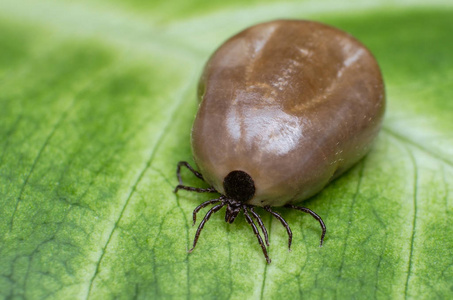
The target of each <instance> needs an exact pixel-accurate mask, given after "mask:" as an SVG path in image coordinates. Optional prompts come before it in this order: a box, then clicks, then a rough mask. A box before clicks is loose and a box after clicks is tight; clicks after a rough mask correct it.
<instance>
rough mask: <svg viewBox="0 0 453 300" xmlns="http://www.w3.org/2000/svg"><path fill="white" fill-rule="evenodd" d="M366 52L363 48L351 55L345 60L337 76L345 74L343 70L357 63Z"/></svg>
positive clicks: (345, 50)
mask: <svg viewBox="0 0 453 300" xmlns="http://www.w3.org/2000/svg"><path fill="white" fill-rule="evenodd" d="M344 52H347V49H344ZM364 53H365V51H364V50H363V49H358V50H357V51H356V52H355V53H354V54H353V55H351V56H349V57H348V58H347V59H346V60H345V61H344V62H343V66H342V67H341V69H340V70H338V72H337V77H341V75H343V71H344V70H345V69H346V68H348V67H349V66H351V65H352V64H353V63H355V62H356V61H357V60H358V59H359V58H360V57H361V56H362V55H363V54H364Z"/></svg>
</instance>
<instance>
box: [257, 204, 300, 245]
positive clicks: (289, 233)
mask: <svg viewBox="0 0 453 300" xmlns="http://www.w3.org/2000/svg"><path fill="white" fill-rule="evenodd" d="M264 209H265V210H266V211H268V212H269V213H270V214H271V215H273V216H274V217H276V218H277V219H278V220H279V221H280V222H281V223H282V225H283V227H285V228H286V232H287V233H288V249H289V251H291V243H292V241H293V233H292V232H291V228H290V227H289V225H288V223H287V222H286V221H285V219H283V217H282V216H280V214H278V213H276V212H275V211H273V210H271V208H270V207H269V206H265V207H264Z"/></svg>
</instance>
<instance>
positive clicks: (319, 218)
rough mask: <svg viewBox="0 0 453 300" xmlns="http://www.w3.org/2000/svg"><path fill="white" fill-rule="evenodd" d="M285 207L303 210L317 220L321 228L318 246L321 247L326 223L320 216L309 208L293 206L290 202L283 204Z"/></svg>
mask: <svg viewBox="0 0 453 300" xmlns="http://www.w3.org/2000/svg"><path fill="white" fill-rule="evenodd" d="M285 207H289V208H293V209H297V210H300V211H303V212H305V213H307V214H310V215H311V216H312V217H313V218H315V219H316V220H318V222H319V224H320V225H321V228H322V234H321V242H320V243H319V247H321V246H322V243H323V242H324V236H325V235H326V225H325V224H324V221H323V220H322V219H321V217H320V216H318V215H317V214H316V213H315V212H314V211H312V210H311V209H309V208H306V207H301V206H295V205H292V204H287V205H285Z"/></svg>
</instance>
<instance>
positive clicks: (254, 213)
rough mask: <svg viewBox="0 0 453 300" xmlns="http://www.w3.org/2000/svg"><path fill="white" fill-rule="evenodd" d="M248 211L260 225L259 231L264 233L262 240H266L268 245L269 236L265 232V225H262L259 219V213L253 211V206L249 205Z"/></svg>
mask: <svg viewBox="0 0 453 300" xmlns="http://www.w3.org/2000/svg"><path fill="white" fill-rule="evenodd" d="M250 212H251V213H252V215H253V216H254V217H255V219H256V220H257V221H258V225H260V227H261V231H262V232H263V234H264V241H265V242H266V245H267V246H268V247H269V236H268V234H267V230H266V227H265V226H264V223H263V220H261V217H260V215H259V214H257V213H256V212H255V210H254V209H253V207H250Z"/></svg>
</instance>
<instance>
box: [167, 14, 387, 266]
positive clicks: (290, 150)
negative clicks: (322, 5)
mask: <svg viewBox="0 0 453 300" xmlns="http://www.w3.org/2000/svg"><path fill="white" fill-rule="evenodd" d="M198 98H199V101H200V106H199V109H198V112H197V115H196V118H195V121H194V125H193V128H192V152H193V158H194V161H195V163H196V165H197V166H198V169H199V172H198V171H196V170H195V169H194V168H193V167H191V166H190V165H189V164H188V163H187V162H179V163H178V167H177V177H178V181H179V185H178V186H176V188H175V192H177V191H178V190H180V189H183V190H187V191H192V192H199V193H218V194H220V196H219V197H217V198H215V199H211V200H208V201H206V202H204V203H202V204H200V205H199V206H197V207H196V208H195V210H194V211H193V222H194V224H195V223H196V215H197V213H198V212H199V211H200V210H201V209H202V208H205V207H207V206H209V205H214V206H213V207H211V208H210V209H209V211H208V212H207V213H206V215H205V216H204V218H203V220H202V221H201V223H200V224H199V226H198V229H197V232H196V234H195V239H194V241H193V247H192V249H190V250H189V252H191V251H193V249H194V248H195V246H196V244H197V241H198V239H199V237H200V233H201V231H202V229H203V227H204V225H205V224H206V222H207V221H208V220H209V218H210V217H211V215H212V214H214V213H215V212H217V211H219V210H220V209H222V208H223V207H225V208H226V213H225V221H226V222H228V223H233V221H234V220H235V219H236V217H237V216H238V215H239V214H240V213H241V212H242V214H243V215H244V217H245V219H246V221H247V223H248V224H250V226H251V227H252V229H253V232H254V233H255V235H256V237H257V239H258V242H259V244H260V246H261V248H262V251H263V253H264V256H265V258H266V260H267V262H268V263H270V262H271V260H270V258H269V255H268V252H267V247H268V246H269V238H268V233H267V230H266V228H265V226H264V224H263V221H262V220H261V218H260V216H259V215H258V213H257V212H256V211H255V207H262V208H263V209H264V210H265V211H267V212H269V213H270V214H271V215H272V216H274V217H275V218H277V219H278V220H279V221H280V222H281V223H282V224H283V226H284V227H285V228H286V231H287V233H288V248H291V242H292V233H291V229H290V227H289V225H288V223H287V222H286V221H285V220H284V219H283V217H282V216H281V215H280V214H279V213H277V212H275V211H273V210H272V207H278V206H284V207H288V208H292V209H296V210H300V211H302V212H305V213H308V214H310V215H311V216H312V217H314V218H315V219H316V220H317V221H318V222H319V224H320V225H321V229H322V234H321V241H320V246H322V244H323V241H324V236H325V234H326V226H325V225H324V222H323V220H322V219H321V217H320V216H318V215H317V214H316V213H315V212H313V211H312V210H310V209H309V208H306V207H301V206H296V205H294V204H295V203H297V202H300V201H302V200H305V199H307V198H310V197H311V196H313V195H315V194H316V193H318V192H319V191H320V190H322V189H323V188H324V187H325V186H326V185H327V184H328V183H329V182H331V181H332V180H334V179H335V178H337V177H338V176H340V175H341V174H342V173H344V172H345V171H346V170H348V169H349V168H350V167H352V166H353V165H354V164H355V163H357V162H358V161H359V160H360V159H362V158H363V157H364V156H365V154H366V153H368V152H369V150H370V148H371V145H372V142H373V140H374V139H375V137H376V135H377V134H378V132H379V129H380V127H381V123H382V119H383V115H384V110H385V92H384V84H383V80H382V76H381V72H380V69H379V66H378V64H377V62H376V60H375V59H374V57H373V55H372V54H371V53H370V52H369V50H368V49H366V47H365V46H364V45H362V44H361V43H360V42H359V41H357V40H356V39H355V38H353V37H352V36H351V35H349V34H347V33H345V32H343V31H341V30H339V29H336V28H333V27H330V26H327V25H324V24H321V23H317V22H311V21H299V20H277V21H272V22H266V23H262V24H258V25H255V26H252V27H250V28H247V29H245V30H244V31H242V32H240V33H238V34H237V35H235V36H233V37H232V38H230V39H229V40H227V41H226V42H225V43H224V44H223V45H221V46H220V47H219V48H218V49H217V50H216V51H215V53H214V54H213V55H212V56H211V58H210V59H209V60H208V62H207V64H206V66H205V68H204V71H203V74H202V75H201V79H200V82H199V87H198ZM183 166H184V167H187V168H188V169H189V170H190V171H191V172H192V173H193V174H194V175H195V176H196V177H198V178H199V179H201V180H203V181H205V182H206V183H207V184H209V186H210V187H209V188H197V187H190V186H186V185H184V183H183V181H182V178H181V167H183ZM255 221H256V222H257V223H258V227H259V228H261V232H262V235H263V236H264V241H263V237H262V235H261V234H260V232H259V230H258V227H257V225H256V223H255Z"/></svg>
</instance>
